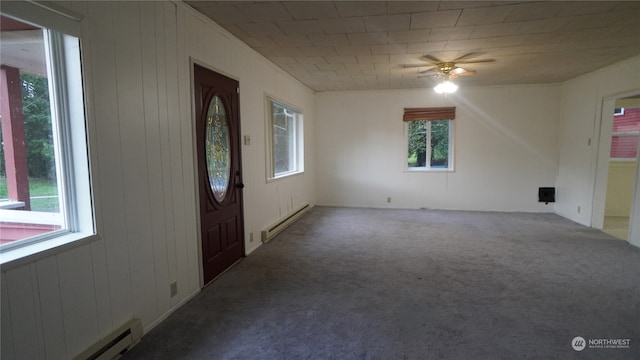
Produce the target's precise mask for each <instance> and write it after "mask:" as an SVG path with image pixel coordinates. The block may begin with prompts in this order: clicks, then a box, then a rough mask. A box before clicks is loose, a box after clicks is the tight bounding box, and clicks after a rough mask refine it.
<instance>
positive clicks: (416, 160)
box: [407, 120, 429, 168]
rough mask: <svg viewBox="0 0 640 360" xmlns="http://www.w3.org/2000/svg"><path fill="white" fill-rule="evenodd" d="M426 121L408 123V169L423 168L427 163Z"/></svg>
mask: <svg viewBox="0 0 640 360" xmlns="http://www.w3.org/2000/svg"><path fill="white" fill-rule="evenodd" d="M428 123H429V122H428V121H424V120H423V121H409V122H408V140H409V141H408V142H409V144H408V152H407V154H408V158H407V166H408V167H409V168H414V167H425V166H426V163H427V126H428Z"/></svg>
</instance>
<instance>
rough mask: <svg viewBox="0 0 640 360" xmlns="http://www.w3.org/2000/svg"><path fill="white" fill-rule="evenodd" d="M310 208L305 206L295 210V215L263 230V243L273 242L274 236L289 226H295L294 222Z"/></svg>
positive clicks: (288, 216)
mask: <svg viewBox="0 0 640 360" xmlns="http://www.w3.org/2000/svg"><path fill="white" fill-rule="evenodd" d="M310 208H311V207H310V206H309V204H305V205H303V206H302V207H300V208H298V209H297V210H295V211H294V212H293V213H291V214H289V215H287V216H285V217H284V218H282V219H280V220H278V221H276V222H275V223H273V224H271V225H269V226H268V227H267V228H266V229H264V230H262V242H263V243H266V242H267V241H269V240H271V239H272V238H273V237H274V236H276V235H278V234H279V233H280V232H281V231H282V230H284V229H286V228H287V227H288V226H289V225H291V224H293V222H295V221H296V220H298V219H299V218H300V217H301V216H302V215H304V213H306V212H307V210H309V209H310Z"/></svg>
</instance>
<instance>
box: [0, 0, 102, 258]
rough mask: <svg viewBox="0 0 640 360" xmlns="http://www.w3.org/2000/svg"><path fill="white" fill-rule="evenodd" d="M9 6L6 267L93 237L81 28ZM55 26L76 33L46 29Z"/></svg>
mask: <svg viewBox="0 0 640 360" xmlns="http://www.w3.org/2000/svg"><path fill="white" fill-rule="evenodd" d="M7 5H8V6H4V7H3V9H2V14H1V15H2V19H1V21H2V31H1V39H2V43H1V52H2V58H1V62H2V64H1V65H2V66H1V75H2V76H1V81H0V86H2V89H1V90H0V92H1V93H2V97H3V98H4V99H2V109H1V110H2V112H1V117H2V128H1V129H2V130H1V134H0V137H1V139H2V153H1V154H0V158H1V159H0V252H1V253H2V262H3V263H6V262H8V261H12V260H15V259H17V258H20V257H23V256H28V255H32V254H34V253H38V252H41V251H45V250H48V249H51V248H53V247H58V246H62V245H65V244H67V243H70V242H73V241H77V240H80V239H85V238H87V237H90V236H92V235H94V234H95V221H94V215H93V214H94V212H93V204H92V196H91V183H90V176H89V159H88V145H87V133H86V129H87V126H86V119H85V106H84V91H83V80H82V72H81V68H82V66H81V57H80V39H79V38H78V37H77V36H76V35H78V33H79V28H80V27H79V23H78V21H77V20H69V19H70V18H73V16H64V17H61V18H60V17H59V12H60V9H57V10H55V11H48V10H51V9H47V8H46V5H38V4H30V3H21V4H17V5H15V6H14V7H13V8H12V4H7ZM12 10H14V11H12ZM20 14H22V15H25V16H24V17H26V18H27V19H25V18H23V17H22V16H20ZM38 18H41V19H44V20H43V22H44V23H45V24H39V22H38ZM56 19H58V20H59V19H62V20H59V21H58V20H56ZM69 22H71V26H64V24H68V23H69ZM54 23H57V24H63V26H61V27H62V28H64V29H70V28H77V32H75V33H74V34H73V35H70V34H67V33H63V32H60V31H57V30H56V29H54V28H51V27H47V25H50V24H54Z"/></svg>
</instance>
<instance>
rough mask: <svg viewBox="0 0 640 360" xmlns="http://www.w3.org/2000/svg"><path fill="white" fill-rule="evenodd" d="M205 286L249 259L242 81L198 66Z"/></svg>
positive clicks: (197, 101) (197, 123) (196, 69)
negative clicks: (244, 206)
mask: <svg viewBox="0 0 640 360" xmlns="http://www.w3.org/2000/svg"><path fill="white" fill-rule="evenodd" d="M194 86H195V89H194V90H195V102H196V103H195V109H196V136H197V141H196V142H197V154H198V155H197V157H198V188H199V199H200V233H201V238H202V266H203V277H204V283H205V284H207V283H209V282H210V281H211V280H213V279H215V278H216V277H217V276H218V275H220V274H221V273H222V272H223V271H225V270H226V269H227V268H229V267H230V266H232V265H233V264H235V263H236V262H237V261H238V260H240V259H241V258H242V257H243V256H244V223H243V215H242V214H243V212H242V188H243V187H244V185H243V184H242V173H241V163H240V118H239V106H238V104H239V99H238V81H236V80H233V79H231V78H228V77H226V76H224V75H221V74H218V73H216V72H214V71H211V70H209V69H207V68H204V67H202V66H199V65H197V64H195V65H194Z"/></svg>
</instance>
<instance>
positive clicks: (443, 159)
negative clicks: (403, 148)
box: [407, 120, 449, 168]
mask: <svg viewBox="0 0 640 360" xmlns="http://www.w3.org/2000/svg"><path fill="white" fill-rule="evenodd" d="M408 138H409V139H408V159H407V163H408V166H409V167H426V166H427V156H428V155H427V154H428V153H429V154H430V157H429V167H438V168H441V167H444V168H446V167H448V166H449V120H432V121H427V120H422V121H410V122H409V123H408ZM428 146H430V149H429V150H430V151H429V152H427V147H428Z"/></svg>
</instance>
